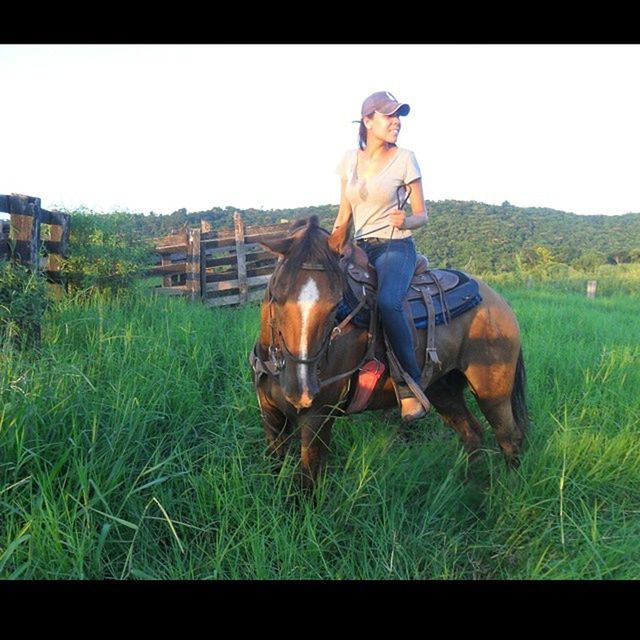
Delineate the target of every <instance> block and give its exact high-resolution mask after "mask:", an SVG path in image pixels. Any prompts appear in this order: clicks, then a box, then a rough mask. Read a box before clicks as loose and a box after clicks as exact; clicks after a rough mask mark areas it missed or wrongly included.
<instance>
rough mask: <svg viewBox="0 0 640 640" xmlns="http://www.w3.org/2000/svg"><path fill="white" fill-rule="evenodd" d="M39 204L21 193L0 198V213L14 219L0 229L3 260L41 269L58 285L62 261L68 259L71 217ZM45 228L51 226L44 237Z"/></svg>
mask: <svg viewBox="0 0 640 640" xmlns="http://www.w3.org/2000/svg"><path fill="white" fill-rule="evenodd" d="M40 202H41V201H40V198H34V197H33V196H25V195H21V194H18V193H12V194H11V195H0V212H3V213H8V214H9V215H10V216H11V218H10V220H3V221H2V224H1V225H0V257H1V258H12V259H14V260H16V261H17V262H20V263H21V264H24V265H27V266H29V267H30V268H31V269H33V270H34V271H35V270H39V269H41V270H42V271H43V272H44V273H45V275H46V276H47V278H48V279H49V280H50V281H51V282H58V283H59V282H61V277H60V266H61V258H66V257H68V247H69V214H67V213H61V212H60V211H47V210H46V209H43V208H42V207H41V204H40ZM43 224H44V225H48V226H49V228H48V230H45V233H43V230H42V225H43ZM41 254H42V257H43V260H42V263H41Z"/></svg>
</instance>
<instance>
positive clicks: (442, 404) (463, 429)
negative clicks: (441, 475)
mask: <svg viewBox="0 0 640 640" xmlns="http://www.w3.org/2000/svg"><path fill="white" fill-rule="evenodd" d="M466 386H467V380H466V378H465V377H464V375H462V373H461V372H460V371H457V370H454V371H450V372H449V373H448V374H446V375H445V376H443V377H442V378H440V379H439V380H437V381H436V382H434V383H433V384H432V385H430V386H429V388H428V389H427V392H426V393H427V397H428V398H429V400H430V401H431V403H432V404H433V406H434V407H435V409H436V410H437V411H438V413H439V414H440V417H441V418H442V420H443V421H444V423H445V424H448V425H449V426H450V427H452V428H453V430H454V431H455V432H456V433H457V434H458V435H459V436H460V438H461V439H462V444H463V446H464V449H465V451H466V452H467V454H468V455H469V460H470V461H471V460H472V459H473V458H474V457H475V456H474V455H473V454H475V453H476V452H477V451H478V449H479V448H480V446H481V445H482V433H483V429H482V425H481V424H480V423H479V422H478V420H477V419H476V417H475V416H474V415H473V414H472V413H471V412H470V411H469V408H468V407H467V403H466V402H465V399H464V389H465V387H466Z"/></svg>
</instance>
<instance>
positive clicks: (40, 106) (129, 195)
mask: <svg viewBox="0 0 640 640" xmlns="http://www.w3.org/2000/svg"><path fill="white" fill-rule="evenodd" d="M639 72H640V46H638V45H570V44H567V45H426V44H424V45H362V44H354V45H330V44H327V45H264V44H263V45H0V82H1V83H2V84H1V86H2V90H1V94H0V95H1V97H0V131H1V137H0V139H1V141H2V152H1V153H0V193H3V194H7V193H23V194H27V195H32V196H38V197H40V198H42V205H43V206H44V207H45V208H49V209H53V208H58V207H61V208H67V209H73V208H76V207H79V206H85V207H87V208H89V209H93V210H95V211H112V210H114V209H117V210H128V211H131V212H144V213H148V212H149V211H155V212H156V213H171V212H172V211H175V210H176V209H179V208H182V207H184V208H186V209H187V210H189V211H200V210H204V209H209V208H211V207H215V206H218V207H227V206H231V207H238V208H242V209H245V208H264V209H272V208H274V209H275V208H293V207H303V206H310V205H322V204H337V203H338V200H339V178H338V176H337V175H336V174H335V167H336V165H337V163H338V160H339V158H340V156H341V155H342V153H343V152H344V151H345V150H346V149H348V148H353V147H355V146H356V141H357V125H356V124H353V123H352V120H355V119H357V118H359V116H360V105H361V103H362V101H363V100H364V98H365V97H366V96H367V95H369V94H370V93H372V92H374V91H379V90H386V91H391V92H392V93H393V94H394V95H395V96H396V97H397V98H398V99H399V100H400V101H402V102H407V103H409V104H410V106H411V113H410V114H409V115H408V116H407V117H406V118H403V119H402V131H401V133H400V138H399V140H398V144H399V145H400V146H402V147H406V148H409V149H411V150H413V151H414V152H415V154H416V157H417V159H418V162H419V164H420V167H421V170H422V173H423V185H424V194H425V198H427V199H429V200H443V199H449V198H451V199H458V200H477V201H481V202H487V203H494V204H500V203H502V202H503V201H504V200H508V201H509V202H511V203H512V204H514V205H517V206H522V207H527V206H530V207H550V208H555V209H561V210H564V211H570V212H574V213H578V214H623V213H628V212H640V81H639Z"/></svg>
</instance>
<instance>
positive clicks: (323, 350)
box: [249, 260, 375, 388]
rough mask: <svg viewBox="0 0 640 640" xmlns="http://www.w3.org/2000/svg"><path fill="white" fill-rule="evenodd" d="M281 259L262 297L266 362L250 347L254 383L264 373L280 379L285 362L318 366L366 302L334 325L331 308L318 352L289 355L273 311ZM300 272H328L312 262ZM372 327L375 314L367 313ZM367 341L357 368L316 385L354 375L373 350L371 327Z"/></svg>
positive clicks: (362, 302) (304, 265) (325, 384)
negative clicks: (267, 339) (266, 332)
mask: <svg viewBox="0 0 640 640" xmlns="http://www.w3.org/2000/svg"><path fill="white" fill-rule="evenodd" d="M284 262H285V261H284V260H283V261H282V262H279V263H278V265H277V266H276V268H275V270H274V272H273V275H272V276H271V278H270V279H269V284H268V285H267V295H266V296H265V300H266V301H267V305H268V322H269V333H270V344H269V346H268V348H267V353H268V360H263V359H261V358H260V357H259V356H258V354H257V347H258V344H257V343H256V345H255V346H254V348H253V351H252V352H251V355H250V358H249V360H250V363H251V366H252V368H253V371H254V374H255V381H256V383H257V381H258V379H259V377H260V376H261V375H262V374H267V375H269V376H271V377H274V378H275V377H279V376H280V374H281V372H282V371H283V370H284V368H285V367H286V365H287V363H288V362H290V363H291V364H294V365H316V366H318V364H319V362H320V360H321V358H322V357H323V356H327V354H328V352H329V346H330V345H331V343H332V342H333V340H334V339H335V338H337V337H338V336H339V335H340V334H341V333H342V331H343V329H344V328H345V327H346V326H347V325H348V324H349V322H351V320H352V319H353V318H354V317H355V316H356V315H357V314H358V313H359V312H360V310H361V309H362V308H363V307H364V306H365V304H366V299H363V300H362V301H361V302H360V303H359V304H358V305H356V307H355V308H354V309H353V310H352V311H351V312H350V313H349V315H347V317H346V318H344V319H343V320H342V321H341V322H340V323H339V324H335V316H336V313H337V308H334V310H333V311H332V313H331V314H330V316H329V319H328V321H327V324H326V328H325V332H324V336H323V338H322V343H321V345H320V347H319V349H318V351H317V353H316V354H315V355H313V356H311V357H310V358H300V357H298V356H295V355H294V354H293V353H291V351H290V349H289V347H288V346H287V344H286V342H285V339H284V336H283V335H282V331H280V328H279V327H277V323H276V318H275V314H274V310H273V305H274V303H275V302H276V299H275V296H274V293H273V286H274V284H273V283H274V282H275V280H276V277H277V275H278V273H279V271H280V269H281V268H282V265H283V264H284ZM299 268H300V269H304V270H306V271H327V268H326V267H325V266H324V265H323V264H320V263H315V262H304V263H302V265H300V267H299ZM370 316H371V318H372V321H371V324H373V321H374V319H375V313H371V314H370ZM369 329H370V332H369V340H368V343H367V350H366V353H365V355H364V357H363V358H362V360H361V361H360V362H359V363H358V365H357V366H356V367H354V368H352V369H350V370H348V371H344V372H342V373H339V374H337V375H335V376H331V377H330V378H325V379H324V380H319V381H318V384H319V386H320V388H322V387H325V386H327V385H329V384H333V383H334V382H337V381H338V380H341V379H343V378H346V377H348V376H351V375H352V374H353V373H355V372H356V371H357V370H358V369H359V368H360V367H361V366H362V364H363V363H364V362H365V361H366V360H368V359H369V358H370V354H371V352H372V349H373V340H372V338H373V326H370V327H369Z"/></svg>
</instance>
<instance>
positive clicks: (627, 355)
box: [0, 282, 640, 579]
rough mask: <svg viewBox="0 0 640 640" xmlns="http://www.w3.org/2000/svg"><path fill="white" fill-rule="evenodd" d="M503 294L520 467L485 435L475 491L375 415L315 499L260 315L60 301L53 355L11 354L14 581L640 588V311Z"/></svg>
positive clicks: (385, 415) (4, 396) (433, 430)
mask: <svg viewBox="0 0 640 640" xmlns="http://www.w3.org/2000/svg"><path fill="white" fill-rule="evenodd" d="M494 284H495V286H496V287H497V288H498V289H499V290H500V291H501V292H502V293H503V294H504V295H505V297H506V298H507V299H508V300H509V302H510V303H511V304H512V306H513V307H514V309H515V311H516V313H517V315H518V319H519V322H520V326H521V329H522V333H523V339H524V355H525V361H526V366H527V374H528V401H529V406H530V410H531V414H532V419H533V425H532V428H531V431H530V433H529V438H528V447H527V450H526V453H525V455H524V457H523V461H522V464H521V466H520V468H519V469H518V470H517V471H516V472H511V473H508V472H507V471H506V469H505V467H504V463H503V461H502V458H501V455H500V453H499V451H498V448H497V445H496V443H495V440H494V438H493V435H492V433H491V431H490V429H489V428H487V430H486V440H485V451H484V454H483V458H482V459H481V461H480V463H479V466H478V468H477V469H474V470H473V471H472V472H471V473H468V472H467V464H466V460H465V458H464V455H463V454H462V451H461V446H460V443H459V442H458V440H457V437H456V436H455V434H454V433H453V432H452V431H450V430H448V429H447V428H446V427H444V426H443V425H442V423H441V422H440V420H439V418H438V417H437V415H430V416H428V418H427V419H426V420H424V421H422V423H421V424H420V426H417V427H415V428H414V429H413V430H412V432H411V434H410V436H409V437H408V438H407V437H400V435H399V432H398V429H397V427H398V422H399V420H398V414H397V411H395V410H393V411H387V412H372V413H365V414H360V415H358V416H354V417H350V418H346V417H345V418H339V419H338V420H337V421H336V424H335V427H334V430H333V440H332V451H331V457H330V465H329V469H328V473H327V474H326V476H325V477H324V478H323V479H322V481H321V482H320V484H319V486H318V490H317V492H316V494H315V496H314V498H313V499H306V498H303V497H300V496H299V494H298V492H297V487H296V474H295V464H296V462H297V461H296V459H295V456H294V457H292V458H290V459H288V460H287V462H286V463H285V465H284V466H283V468H282V469H281V470H280V471H279V472H278V473H277V474H274V473H273V471H272V466H271V464H270V462H269V460H268V459H267V458H266V457H265V451H264V449H265V447H264V436H263V432H262V427H261V425H260V421H259V412H258V407H257V402H256V399H255V394H254V390H253V385H252V378H251V373H250V369H249V367H248V361H247V355H248V352H249V350H250V348H251V346H252V344H253V341H254V339H255V337H256V335H257V331H258V323H259V318H258V309H257V307H255V306H251V307H246V308H243V309H215V310H212V309H207V308H203V307H202V306H200V305H197V304H189V303H187V302H186V301H183V300H179V299H171V298H159V299H156V298H154V297H151V296H149V297H145V296H142V295H135V296H120V297H116V298H107V297H104V296H103V297H101V296H94V297H93V298H91V299H89V300H85V301H82V300H81V299H78V298H76V299H66V300H62V301H60V302H58V303H57V304H56V306H55V307H54V308H52V309H50V310H49V311H48V312H47V315H46V317H45V322H44V323H43V344H42V349H41V352H40V354H39V355H35V354H33V353H31V352H29V351H19V350H17V349H16V348H15V347H14V346H12V345H11V344H10V343H8V342H6V341H5V342H3V344H2V347H1V348H0V396H1V398H0V399H1V405H0V406H1V408H0V577H3V578H18V579H105V578H116V579H120V578H123V579H148V578H155V579H302V578H310V579H487V578H493V579H556V578H569V579H585V578H596V579H597V578H611V579H623V578H637V577H639V575H640V519H639V518H638V513H639V512H640V444H639V443H640V439H639V438H638V432H639V430H640V428H639V427H640V425H639V423H640V400H638V393H637V391H638V389H639V388H640V371H639V368H638V366H637V361H638V356H639V355H640V347H639V346H638V345H640V325H639V324H638V322H637V317H638V314H639V312H640V301H639V300H638V299H637V297H635V298H634V297H633V296H629V295H624V294H620V293H612V294H611V295H608V296H600V297H598V298H596V300H587V299H586V297H585V296H584V294H579V293H570V292H562V291H559V290H557V289H553V287H547V288H540V287H537V288H536V287H530V288H526V287H523V286H515V285H513V284H509V283H508V282H503V283H499V282H498V283H494ZM470 405H471V406H472V408H473V410H474V412H475V413H476V414H477V415H480V414H479V413H478V411H477V409H476V408H475V407H474V405H473V401H471V402H470Z"/></svg>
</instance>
